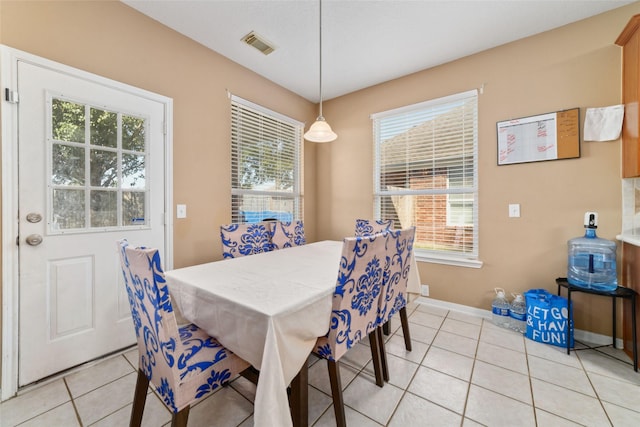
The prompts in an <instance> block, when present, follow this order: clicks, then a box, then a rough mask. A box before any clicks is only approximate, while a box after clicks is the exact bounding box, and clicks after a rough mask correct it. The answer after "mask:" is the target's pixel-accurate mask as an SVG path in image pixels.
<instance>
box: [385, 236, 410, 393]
mask: <svg viewBox="0 0 640 427" xmlns="http://www.w3.org/2000/svg"><path fill="white" fill-rule="evenodd" d="M415 234H416V229H415V227H410V228H405V229H402V230H391V231H389V232H388V234H387V244H386V259H385V265H384V283H383V287H382V294H381V296H380V300H379V306H378V311H377V313H378V314H377V322H378V325H380V329H382V326H383V325H385V324H386V323H388V322H389V321H390V320H391V318H392V317H393V316H394V315H395V314H396V313H398V314H399V315H400V323H401V324H402V333H403V335H404V344H405V348H406V349H407V351H411V336H410V334H409V318H408V316H407V285H408V283H409V272H410V270H411V255H412V253H413V241H414V239H415ZM377 336H378V339H379V340H380V342H379V346H380V356H381V362H382V369H383V374H384V379H385V381H389V370H388V367H387V357H386V353H385V350H384V340H383V339H382V334H381V333H380V331H379V333H378V335H377Z"/></svg>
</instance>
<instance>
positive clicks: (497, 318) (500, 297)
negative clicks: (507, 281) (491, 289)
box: [491, 288, 511, 328]
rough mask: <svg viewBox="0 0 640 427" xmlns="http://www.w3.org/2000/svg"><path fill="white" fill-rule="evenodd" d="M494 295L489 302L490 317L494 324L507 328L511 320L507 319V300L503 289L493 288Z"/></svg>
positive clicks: (508, 305)
mask: <svg viewBox="0 0 640 427" xmlns="http://www.w3.org/2000/svg"><path fill="white" fill-rule="evenodd" d="M495 291H496V297H495V298H494V299H493V301H492V302H491V318H492V320H493V323H494V324H495V325H498V326H501V327H503V328H509V327H510V325H511V321H510V319H509V307H510V304H509V300H507V297H506V296H505V293H504V289H502V288H495Z"/></svg>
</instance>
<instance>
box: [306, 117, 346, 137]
mask: <svg viewBox="0 0 640 427" xmlns="http://www.w3.org/2000/svg"><path fill="white" fill-rule="evenodd" d="M337 137H338V135H336V133H335V132H334V131H332V130H331V126H329V123H327V122H326V121H325V119H324V117H322V116H319V117H318V118H317V119H316V121H315V122H314V123H313V124H312V125H311V127H309V130H308V131H307V132H306V133H305V134H304V139H306V140H307V141H311V142H331V141H335V140H336V138H337Z"/></svg>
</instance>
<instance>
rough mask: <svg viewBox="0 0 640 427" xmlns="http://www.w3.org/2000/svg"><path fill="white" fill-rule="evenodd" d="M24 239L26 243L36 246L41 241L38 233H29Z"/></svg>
mask: <svg viewBox="0 0 640 427" xmlns="http://www.w3.org/2000/svg"><path fill="white" fill-rule="evenodd" d="M25 240H26V242H27V244H28V245H31V246H38V245H39V244H40V243H42V236H41V235H39V234H29V235H28V236H27V238H26V239H25Z"/></svg>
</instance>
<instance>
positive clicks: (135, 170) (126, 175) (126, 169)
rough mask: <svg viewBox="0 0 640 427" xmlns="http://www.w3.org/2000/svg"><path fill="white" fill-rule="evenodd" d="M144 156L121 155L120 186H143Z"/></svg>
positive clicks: (125, 187) (124, 187)
mask: <svg viewBox="0 0 640 427" xmlns="http://www.w3.org/2000/svg"><path fill="white" fill-rule="evenodd" d="M144 174H145V156H135V155H132V154H123V155H122V188H123V189H127V188H144V187H145V179H144V178H145V177H144Z"/></svg>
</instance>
